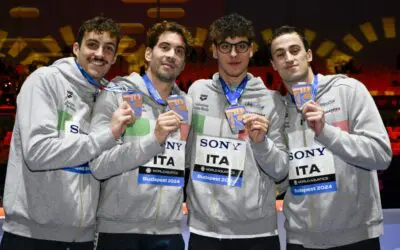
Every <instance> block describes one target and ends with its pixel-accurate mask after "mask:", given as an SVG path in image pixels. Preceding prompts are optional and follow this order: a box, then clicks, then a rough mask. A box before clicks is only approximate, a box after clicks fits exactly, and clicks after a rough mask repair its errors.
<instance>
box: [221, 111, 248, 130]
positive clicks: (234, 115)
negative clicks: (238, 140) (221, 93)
mask: <svg viewBox="0 0 400 250" xmlns="http://www.w3.org/2000/svg"><path fill="white" fill-rule="evenodd" d="M245 112H246V109H245V107H244V106H231V107H228V108H226V109H225V115H226V118H227V119H228V122H229V126H230V127H231V130H232V132H233V133H234V134H237V133H239V131H240V130H243V129H244V127H245V126H244V123H243V115H244V113H245Z"/></svg>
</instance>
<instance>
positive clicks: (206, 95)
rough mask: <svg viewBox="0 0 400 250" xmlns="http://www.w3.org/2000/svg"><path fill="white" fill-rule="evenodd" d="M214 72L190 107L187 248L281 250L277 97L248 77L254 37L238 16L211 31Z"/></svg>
mask: <svg viewBox="0 0 400 250" xmlns="http://www.w3.org/2000/svg"><path fill="white" fill-rule="evenodd" d="M209 36H210V40H211V41H212V51H213V56H214V58H215V59H217V60H218V72H217V73H215V74H214V75H213V77H212V79H210V80H198V81H196V82H195V83H194V84H193V85H192V86H191V87H190V89H189V95H190V96H191V98H192V100H193V117H192V131H191V134H192V135H193V136H192V137H191V139H192V140H193V142H192V144H191V145H192V147H191V154H190V156H191V159H190V167H191V176H190V181H189V184H188V208H189V226H190V232H191V234H190V240H189V249H190V250H197V249H208V250H211V249H212V250H214V249H218V250H219V249H221V250H222V249H229V250H234V249H240V250H242V249H250V250H256V249H279V248H280V247H279V239H278V236H277V234H278V232H277V217H276V211H275V181H280V180H281V179H283V178H284V177H285V176H286V175H287V173H288V172H287V166H286V164H287V162H288V158H287V154H286V152H285V150H286V147H285V144H284V141H283V137H282V133H281V132H282V128H283V123H284V116H285V109H284V104H283V103H282V101H281V99H280V97H279V94H278V93H275V92H273V91H270V90H268V89H267V88H266V87H265V85H264V83H263V81H262V80H261V78H259V77H254V76H253V75H252V74H250V73H248V72H247V69H248V64H249V61H250V58H251V57H252V56H253V49H252V42H253V40H254V38H255V34H254V28H253V26H252V23H251V22H250V21H248V20H247V19H245V18H244V17H242V16H240V15H238V14H230V15H227V16H223V17H221V18H219V19H217V20H216V21H214V23H213V24H212V25H211V27H210V34H209Z"/></svg>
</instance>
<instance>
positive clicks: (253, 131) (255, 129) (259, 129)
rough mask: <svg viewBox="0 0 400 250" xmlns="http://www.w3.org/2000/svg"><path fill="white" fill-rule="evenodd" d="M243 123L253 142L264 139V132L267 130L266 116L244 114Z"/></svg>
mask: <svg viewBox="0 0 400 250" xmlns="http://www.w3.org/2000/svg"><path fill="white" fill-rule="evenodd" d="M243 123H244V125H245V127H246V129H247V132H248V134H249V137H250V139H251V140H252V141H253V142H254V143H259V142H262V141H263V140H264V137H265V134H266V133H267V132H268V127H269V121H268V119H267V118H265V117H264V116H261V115H257V114H244V115H243Z"/></svg>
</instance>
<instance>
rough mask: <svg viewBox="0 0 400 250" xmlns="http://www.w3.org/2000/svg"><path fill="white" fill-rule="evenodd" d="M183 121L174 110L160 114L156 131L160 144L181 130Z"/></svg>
mask: <svg viewBox="0 0 400 250" xmlns="http://www.w3.org/2000/svg"><path fill="white" fill-rule="evenodd" d="M181 120H182V117H181V116H180V115H179V114H178V113H176V112H175V111H173V110H170V111H167V112H165V113H162V114H160V115H159V116H158V118H157V122H156V128H155V130H154V134H155V136H156V139H157V141H158V143H160V144H163V143H164V142H165V141H166V140H167V137H168V135H170V134H171V133H173V132H175V131H176V130H177V129H178V128H179V126H180V124H181Z"/></svg>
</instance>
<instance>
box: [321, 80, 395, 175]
mask: <svg viewBox="0 0 400 250" xmlns="http://www.w3.org/2000/svg"><path fill="white" fill-rule="evenodd" d="M350 81H355V88H354V89H353V93H351V94H349V95H348V97H349V99H347V102H348V106H347V112H348V119H349V120H348V124H349V129H348V131H343V130H342V129H340V128H338V127H334V126H332V125H329V124H327V123H325V125H324V128H323V130H322V132H321V134H320V135H319V136H318V137H316V140H318V141H319V142H321V143H322V144H323V145H325V146H326V147H327V148H328V149H329V150H331V151H332V153H333V154H335V155H337V156H339V157H340V158H341V159H342V160H343V161H345V162H347V163H349V164H352V165H355V166H358V167H361V168H365V169H370V170H374V169H375V170H383V169H386V168H387V167H388V166H389V164H390V161H391V159H392V150H391V146H390V141H389V136H388V134H387V131H386V129H385V126H384V124H383V122H382V118H381V116H380V114H379V111H378V109H377V107H376V105H375V102H374V100H373V98H372V96H371V95H370V94H369V92H368V90H367V89H366V87H365V86H364V85H363V84H361V83H360V82H358V81H357V80H355V79H350ZM348 91H350V89H349V90H348Z"/></svg>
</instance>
